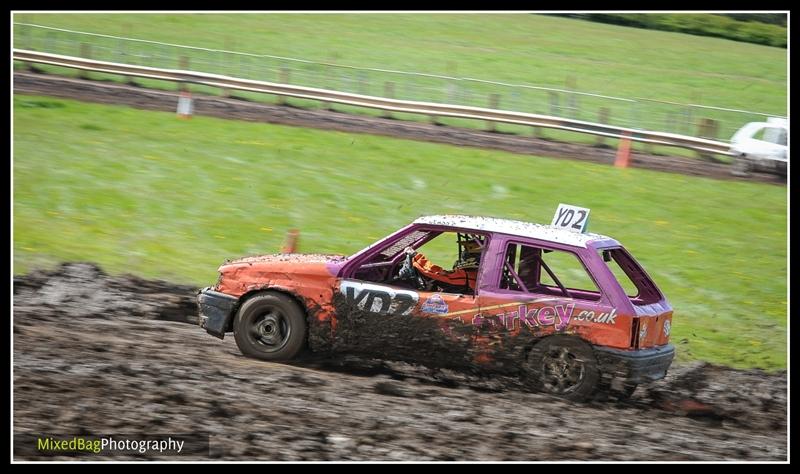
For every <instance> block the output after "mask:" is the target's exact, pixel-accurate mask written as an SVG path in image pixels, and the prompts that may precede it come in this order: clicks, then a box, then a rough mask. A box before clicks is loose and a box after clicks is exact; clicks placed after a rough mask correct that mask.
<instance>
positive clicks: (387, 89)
mask: <svg viewBox="0 0 800 474" xmlns="http://www.w3.org/2000/svg"><path fill="white" fill-rule="evenodd" d="M383 96H384V97H386V98H387V99H394V82H392V81H387V82H384V83H383ZM383 117H384V118H392V113H391V112H390V111H388V110H385V111H384V112H383Z"/></svg>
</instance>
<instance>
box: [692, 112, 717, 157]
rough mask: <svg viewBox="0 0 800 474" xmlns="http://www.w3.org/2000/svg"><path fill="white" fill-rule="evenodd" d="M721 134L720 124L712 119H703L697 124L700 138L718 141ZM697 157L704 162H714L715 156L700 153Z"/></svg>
mask: <svg viewBox="0 0 800 474" xmlns="http://www.w3.org/2000/svg"><path fill="white" fill-rule="evenodd" d="M718 134H719V122H718V121H717V120H714V119H710V118H701V119H700V120H699V121H698V123H697V136H698V137H700V138H708V139H709V140H716V139H717V135H718ZM697 155H698V156H699V157H700V158H703V159H704V160H710V161H713V160H714V155H712V154H710V153H707V152H702V151H698V152H697Z"/></svg>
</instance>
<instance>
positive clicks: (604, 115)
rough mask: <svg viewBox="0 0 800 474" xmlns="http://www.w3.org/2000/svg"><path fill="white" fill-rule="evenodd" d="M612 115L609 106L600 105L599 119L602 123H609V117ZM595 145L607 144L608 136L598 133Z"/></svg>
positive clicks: (602, 145)
mask: <svg viewBox="0 0 800 474" xmlns="http://www.w3.org/2000/svg"><path fill="white" fill-rule="evenodd" d="M610 116H611V110H610V109H609V108H608V107H600V111H599V113H598V117H597V121H598V122H599V123H602V124H603V125H608V119H609V117H610ZM595 146H598V147H604V146H606V137H604V136H602V135H597V139H596V141H595Z"/></svg>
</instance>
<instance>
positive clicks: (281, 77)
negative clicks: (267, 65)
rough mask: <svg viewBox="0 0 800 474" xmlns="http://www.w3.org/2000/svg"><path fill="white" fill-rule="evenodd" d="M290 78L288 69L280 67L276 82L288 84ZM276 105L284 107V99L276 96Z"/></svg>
mask: <svg viewBox="0 0 800 474" xmlns="http://www.w3.org/2000/svg"><path fill="white" fill-rule="evenodd" d="M290 77H291V73H290V71H289V68H285V67H282V68H281V70H280V72H278V82H279V83H281V84H288V83H289V79H290ZM278 105H286V97H285V96H282V95H279V96H278Z"/></svg>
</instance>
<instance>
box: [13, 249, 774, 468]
mask: <svg viewBox="0 0 800 474" xmlns="http://www.w3.org/2000/svg"><path fill="white" fill-rule="evenodd" d="M196 290H197V289H196V288H192V287H190V286H184V285H175V284H171V283H168V282H163V281H148V280H142V279H140V278H136V277H131V276H110V275H107V274H105V273H104V272H103V271H102V270H101V269H99V268H98V267H97V266H95V265H93V264H88V263H77V264H76V263H72V264H64V265H62V266H60V267H58V268H56V269H55V270H53V271H48V272H34V273H31V274H29V275H24V276H17V277H15V278H14V301H13V303H14V307H13V309H14V313H13V343H14V346H13V356H14V359H13V394H14V400H13V410H14V411H13V430H14V433H16V434H20V435H21V434H41V433H48V434H51V435H52V434H94V435H102V434H109V433H130V434H139V433H140V434H152V433H201V434H202V433H204V434H207V435H208V436H209V440H210V444H209V446H210V449H209V452H208V455H207V456H202V455H196V454H195V455H192V457H191V459H198V460H208V459H212V460H220V459H224V460H271V461H274V460H379V461H391V460H397V461H404V460H523V461H537V460H545V461H546V460H558V461H561V460H640V461H676V460H719V461H723V460H772V461H785V460H786V459H787V400H786V392H787V377H786V372H785V371H784V372H777V373H767V372H763V371H760V370H736V369H731V368H727V367H721V366H715V365H710V364H707V363H702V362H696V363H692V364H684V365H674V366H673V368H672V369H671V370H670V373H669V375H668V376H667V378H666V379H664V380H661V381H659V382H656V383H653V384H651V385H649V386H640V387H639V388H638V389H637V390H636V392H635V393H634V394H633V396H632V397H631V398H630V399H629V400H628V401H624V402H623V401H618V400H605V401H602V400H595V401H592V402H588V403H574V402H568V401H564V400H560V399H556V398H553V397H549V396H546V395H542V394H537V393H531V392H528V391H525V390H523V389H522V387H521V386H520V384H519V381H518V379H517V378H515V377H508V376H487V375H482V374H474V373H471V372H469V371H457V370H452V369H433V368H429V367H424V366H419V365H414V364H410V363H408V362H397V361H389V360H378V359H372V358H365V357H363V356H358V355H337V356H328V355H325V356H320V355H317V356H313V355H305V356H304V357H303V358H301V359H300V360H298V361H296V362H293V363H291V364H278V363H268V362H262V361H257V360H252V359H248V358H245V357H243V356H242V355H241V353H240V352H239V350H238V348H237V347H236V344H235V342H234V340H233V338H232V337H226V338H225V340H224V341H221V340H219V339H217V338H214V337H212V336H210V335H208V334H206V333H205V332H204V331H203V330H202V329H200V328H199V327H198V326H197V324H196V321H197V320H196V318H197V315H196V305H195V302H194V297H195V292H196ZM107 458H108V457H102V459H107ZM14 459H16V460H22V459H69V458H68V457H66V456H61V457H54V456H51V455H46V454H42V453H37V452H35V451H33V450H30V449H25V447H22V446H15V448H14ZM83 459H86V457H84V458H83ZM93 459H94V458H93ZM115 459H142V458H141V457H137V456H135V455H115ZM172 459H174V458H172Z"/></svg>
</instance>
